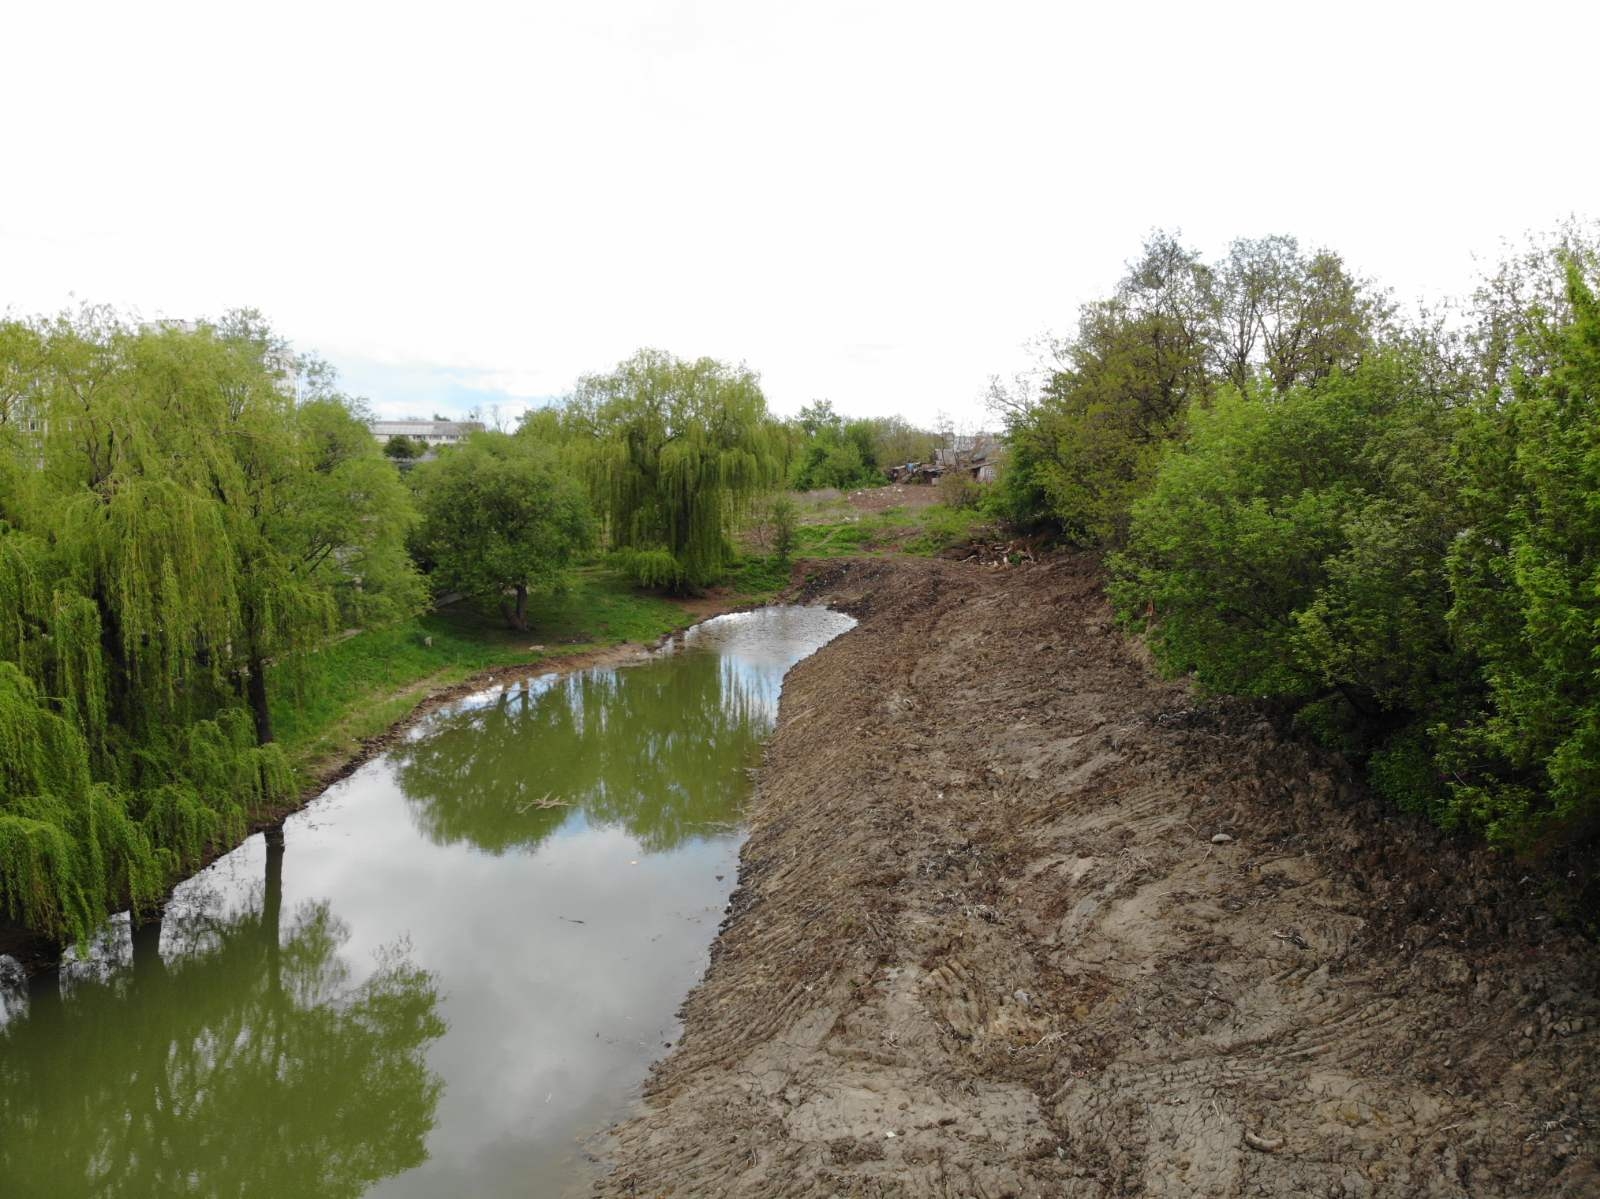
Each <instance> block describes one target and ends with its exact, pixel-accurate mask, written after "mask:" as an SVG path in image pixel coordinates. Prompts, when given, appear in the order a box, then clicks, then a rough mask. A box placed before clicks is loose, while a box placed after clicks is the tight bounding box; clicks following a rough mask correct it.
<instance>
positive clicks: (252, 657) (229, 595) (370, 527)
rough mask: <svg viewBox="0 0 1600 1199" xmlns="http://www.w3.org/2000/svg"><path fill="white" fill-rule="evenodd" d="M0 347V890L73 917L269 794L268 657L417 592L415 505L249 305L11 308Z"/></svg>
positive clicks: (44, 927)
mask: <svg viewBox="0 0 1600 1199" xmlns="http://www.w3.org/2000/svg"><path fill="white" fill-rule="evenodd" d="M0 355H3V358H0V390H3V391H4V394H5V400H4V403H3V412H0V415H3V418H4V419H0V728H3V729H5V730H7V731H6V733H5V734H4V735H5V737H6V742H5V744H4V746H3V747H0V761H3V765H0V769H4V770H5V771H6V772H7V773H8V775H9V780H8V781H9V784H10V785H8V786H7V788H6V790H5V794H4V795H3V796H0V911H3V912H4V913H5V915H6V917H7V918H9V919H12V920H16V921H19V922H22V923H24V924H26V925H28V926H29V927H31V928H34V929H37V930H39V931H43V932H48V933H53V934H63V933H72V934H76V935H80V936H81V935H82V934H83V933H84V932H85V931H86V929H87V928H88V927H89V926H90V925H91V924H92V922H93V921H94V920H97V919H98V917H99V916H100V914H101V913H102V912H103V911H104V910H105V909H106V908H107V907H108V906H111V905H114V904H116V903H119V902H127V901H131V902H133V903H134V904H135V905H138V904H141V903H143V902H145V901H147V900H149V899H151V898H152V897H154V896H155V895H156V894H158V893H159V891H160V890H161V888H162V887H164V886H165V883H166V882H167V881H168V879H169V878H170V877H171V876H172V875H173V874H174V873H175V872H177V871H178V870H181V869H183V868H185V867H187V866H190V865H192V864H194V863H195V862H197V861H198V860H199V859H200V857H201V856H202V855H203V853H204V850H205V848H206V846H207V845H209V844H211V843H213V842H215V841H225V840H230V839H232V838H235V837H236V836H237V835H238V833H239V831H240V830H241V829H242V828H243V825H244V821H245V819H246V817H247V815H248V813H249V811H250V810H252V808H254V807H256V806H258V805H260V804H262V803H265V802H268V801H269V800H271V799H273V798H275V797H279V796H282V795H284V794H286V793H287V791H288V790H289V788H290V786H291V781H290V779H289V776H288V771H287V768H286V766H285V764H284V761H283V759H282V757H281V756H280V755H278V754H277V753H276V752H275V751H273V750H272V749H270V748H267V746H268V743H269V742H270V741H271V738H272V729H271V722H270V718H269V716H268V707H267V667H268V664H269V663H270V662H274V661H276V662H279V663H281V664H282V666H283V668H284V669H285V670H292V665H293V660H294V658H295V656H296V655H297V654H298V653H300V652H301V651H304V650H306V649H308V648H310V647H313V646H315V645H316V644H317V643H319V642H320V641H321V640H322V639H323V638H324V637H326V636H327V635H328V634H329V633H330V632H331V631H333V630H334V629H335V628H336V627H338V626H339V625H340V624H341V623H342V622H350V623H355V622H370V621H374V620H381V619H385V618H387V617H390V616H396V615H402V614H408V613H410V612H411V611H413V610H414V609H415V607H416V606H417V604H418V603H419V602H420V599H421V591H420V587H419V583H418V579H417V575H416V572H415V571H414V569H413V568H412V566H411V564H410V561H409V559H408V557H407V554H406V549H405V535H406V531H407V529H408V528H409V526H410V524H411V522H412V521H413V519H414V513H413V510H412V507H411V504H410V501H409V498H408V496H407V493H406V491H405V489H404V487H403V485H402V484H401V482H400V480H399V478H398V476H397V475H396V472H395V471H394V469H393V467H392V465H390V464H389V463H388V462H387V461H385V459H384V458H383V457H382V456H381V454H380V453H379V450H378V447H377V446H376V444H375V443H374V441H373V439H372V437H371V436H370V434H369V433H368V432H367V430H366V427H365V425H364V423H363V421H362V420H361V419H360V413H358V412H357V410H356V409H355V408H354V406H353V405H352V404H351V402H350V401H348V400H346V399H344V398H343V397H341V396H338V395H337V394H335V393H333V392H331V391H330V390H328V389H327V388H326V386H325V383H324V380H323V378H322V375H321V373H320V372H318V371H315V370H311V369H306V368H305V364H302V363H300V362H299V361H298V360H296V359H295V358H294V357H293V355H292V354H290V353H289V351H288V347H287V346H286V345H284V343H283V342H282V341H281V340H280V339H278V338H276V337H275V336H274V335H273V334H272V332H271V330H270V329H269V328H268V327H267V326H266V325H265V323H264V322H263V321H262V320H261V319H260V318H259V316H257V315H256V314H254V313H251V312H241V313H235V314H232V315H230V316H229V317H227V318H225V319H224V320H222V321H220V322H217V323H215V324H205V323H202V324H199V325H196V326H192V327H190V326H176V325H152V326H145V327H138V328H136V327H132V326H129V325H127V324H126V323H124V322H122V321H121V320H120V319H118V318H117V317H116V316H115V314H113V313H111V312H109V311H107V310H102V309H85V310H82V311H80V312H78V313H75V314H70V315H66V316H61V317H57V318H54V319H50V320H41V321H34V322H20V321H12V322H6V323H4V324H0ZM30 743H32V744H30Z"/></svg>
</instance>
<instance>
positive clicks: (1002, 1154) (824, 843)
mask: <svg viewBox="0 0 1600 1199" xmlns="http://www.w3.org/2000/svg"><path fill="white" fill-rule="evenodd" d="M812 569H813V571H814V574H813V577H812V578H811V579H810V581H809V582H808V584H807V585H806V588H805V594H804V598H805V599H807V600H809V601H814V602H815V601H826V602H829V603H832V604H834V605H836V606H838V607H840V608H842V609H844V610H845V611H848V612H850V613H851V614H852V615H855V616H857V617H858V618H859V619H860V621H861V623H860V625H859V626H858V628H857V629H855V630H854V631H853V632H851V633H850V634H848V635H847V636H846V637H844V638H841V639H840V640H839V641H837V642H835V643H834V644H833V645H831V646H830V647H828V648H827V649H825V650H823V651H822V652H820V653H819V654H817V655H816V656H814V657H812V658H811V659H808V660H807V661H805V662H803V663H801V664H800V665H799V666H798V667H796V668H795V669H794V671H792V672H791V674H790V675H789V677H788V680H787V682H786V684H785V687H784V693H783V701H782V711H781V717H780V722H779V727H778V730H777V732H776V733H775V734H774V736H773V738H772V740H771V741H770V742H769V744H768V748H767V752H766V756H765V762H764V766H763V768H762V771H761V774H760V779H759V784H758V790H757V794H756V797H755V799H754V801H753V802H752V805H751V809H750V821H751V829H752V834H751V837H750V840H749V841H748V843H747V844H746V846H745V848H744V851H743V854H742V857H741V867H740V880H739V889H738V890H737V892H736V893H735V895H734V897H733V901H732V906H731V912H730V916H729V919H728V921H727V923H726V924H725V926H724V929H723V931H722V933H721V935H720V937H719V939H718V941H717V943H716V944H715V946H714V947H713V954H712V964H711V968H710V970H709V972H708V974H707V976H706V978H705V980H704V981H703V982H702V984H701V985H700V986H698V987H697V988H696V989H695V990H694V991H693V992H692V993H691V995H690V997H689V999H688V1001H687V1003H686V1005H685V1008H684V1013H683V1015H684V1024H685V1027H684V1034H683V1037H682V1039H681V1041H680V1042H679V1045H678V1046H677V1048H675V1049H674V1050H673V1051H672V1052H671V1053H670V1054H669V1055H668V1056H667V1057H666V1058H665V1059H664V1060H663V1061H662V1062H660V1063H659V1064H658V1066H657V1067H656V1068H655V1070H654V1072H653V1074H652V1077H651V1080H650V1083H649V1085H648V1087H647V1091H646V1096H645V1103H644V1106H643V1108H642V1110H641V1112H640V1113H639V1115H638V1116H637V1117H636V1118H634V1119H632V1120H631V1121H629V1122H627V1123H625V1124H624V1125H622V1126H620V1127H619V1128H618V1129H617V1130H616V1133H615V1136H614V1138H613V1141H612V1146H611V1148H612V1151H613V1160H614V1163H615V1168H614V1170H613V1171H612V1173H610V1174H609V1175H608V1176H607V1177H606V1178H605V1179H603V1180H602V1181H601V1183H600V1185H599V1193H601V1194H604V1195H650V1196H661V1195H679V1196H708V1195H748V1196H756V1195H761V1196H768V1195H785V1196H791V1195H792V1196H801V1195H805V1196H812V1195H814V1196H825V1195H826V1196H833V1195H863V1196H864V1195H872V1196H890V1195H893V1196H935V1195H937V1196H1008V1195H1009V1196H1033V1195H1051V1196H1055V1195H1072V1196H1108V1195H1171V1196H1179V1195H1183V1196H1188V1195H1242V1194H1264V1195H1300V1194H1317V1195H1335V1196H1358V1195H1429V1196H1435V1195H1436V1196H1458V1195H1459V1196H1465V1195H1472V1196H1484V1195H1507V1196H1510V1195H1563V1196H1574V1197H1575V1196H1579V1195H1592V1194H1596V1193H1600V1168H1597V1164H1596V1151H1597V1133H1596V1126H1597V1123H1600V1090H1597V1081H1596V1080H1597V1079H1600V1001H1597V998H1596V995H1597V991H1600V952H1597V950H1596V948H1595V947H1594V946H1593V945H1592V944H1589V943H1587V942H1584V941H1582V940H1581V939H1579V938H1577V937H1576V936H1574V935H1572V934H1570V933H1567V932H1565V931H1562V930H1561V929H1559V928H1557V927H1556V925H1555V922H1554V921H1553V920H1551V919H1550V917H1549V915H1548V913H1547V911H1546V910H1545V909H1544V908H1543V907H1542V906H1541V904H1540V903H1539V902H1538V901H1537V896H1536V895H1534V894H1533V891H1534V889H1535V887H1536V886H1537V884H1536V883H1534V882H1533V881H1531V880H1526V879H1524V878H1522V877H1520V876H1519V872H1518V871H1516V870H1515V869H1513V868H1510V867H1509V866H1508V864H1507V863H1506V862H1504V861H1503V860H1501V859H1499V858H1496V857H1495V856H1493V855H1490V854H1487V853H1484V852H1481V851H1474V850H1471V849H1468V848H1465V847H1463V846H1462V845H1461V844H1460V843H1458V842H1455V841H1451V840H1449V839H1447V838H1444V837H1443V836H1441V835H1440V834H1438V833H1436V832H1435V831H1433V830H1430V829H1428V828H1427V827H1425V826H1423V825H1421V824H1420V823H1416V822H1411V821H1407V820H1390V821H1387V822H1385V823H1382V824H1380V823H1379V821H1380V817H1379V814H1378V813H1377V811H1376V809H1375V808H1374V807H1373V805H1372V803H1371V801H1370V800H1369V799H1368V798H1367V797H1366V796H1365V795H1364V793H1363V792H1362V790H1361V789H1360V788H1359V787H1358V786H1355V785H1353V784H1351V783H1350V781H1349V780H1348V778H1347V777H1346V776H1345V774H1344V772H1342V771H1341V769H1340V768H1339V765H1338V763H1336V762H1331V761H1329V760H1325V759H1322V758H1320V757H1318V756H1317V755H1315V754H1313V753H1311V752H1310V751H1308V750H1306V749H1305V748H1303V747H1301V746H1299V745H1297V744H1294V743H1292V742H1288V741H1285V740H1283V739H1281V738H1280V737H1279V736H1278V735H1277V734H1276V733H1275V732H1274V730H1273V729H1272V728H1271V727H1270V726H1269V725H1267V724H1265V723H1263V722H1261V721H1260V720H1259V719H1258V718H1257V717H1255V716H1253V715H1250V714H1248V713H1244V712H1239V711H1230V710H1227V709H1220V710H1219V709H1207V708H1199V707H1197V706H1196V705H1195V703H1194V701H1193V700H1192V699H1191V697H1190V696H1189V695H1188V694H1187V692H1186V691H1185V690H1184V688H1182V687H1181V686H1179V685H1177V684H1173V683H1167V682H1162V681H1160V680H1159V679H1157V678H1155V677H1154V676H1153V675H1152V674H1151V672H1150V671H1149V669H1148V667H1147V665H1146V664H1145V663H1144V662H1143V661H1142V660H1141V659H1140V657H1139V656H1138V653H1137V651H1136V649H1135V648H1132V647H1130V646H1129V645H1128V643H1127V642H1126V641H1125V640H1124V639H1123V638H1122V637H1121V636H1120V635H1119V633H1118V632H1117V631H1116V629H1115V628H1114V627H1113V626H1112V623H1111V620H1110V614H1109V611H1108V609H1107V607H1106V605H1105V603H1104V601H1103V598H1102V596H1101V593H1100V589H1099V579H1098V574H1097V570H1096V567H1095V565H1094V563H1093V562H1092V561H1090V560H1088V559H1074V558H1063V559H1056V560H1053V561H1048V562H1043V563H1040V564H1038V565H1036V566H1025V567H1020V568H1017V569H1013V570H1003V569H993V568H984V567H977V566H973V565H967V564H959V563H951V562H938V561H916V560H905V559H894V560H890V559H879V560H870V561H859V562H848V563H830V564H825V565H820V566H814V567H813V568H812Z"/></svg>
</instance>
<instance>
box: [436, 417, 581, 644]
mask: <svg viewBox="0 0 1600 1199" xmlns="http://www.w3.org/2000/svg"><path fill="white" fill-rule="evenodd" d="M414 479H415V486H416V488H417V494H418V497H419V500H420V503H421V508H422V525H421V527H420V528H419V529H418V531H417V539H416V541H417V547H418V551H419V553H420V554H421V556H422V557H423V558H424V559H425V560H427V561H428V562H429V563H431V564H432V567H433V576H434V580H435V584H436V586H438V587H439V588H441V589H444V590H454V591H459V592H461V593H462V594H464V595H469V596H474V597H478V598H483V599H490V600H492V601H494V602H495V603H497V604H498V605H499V607H500V610H501V612H502V614H503V615H504V616H505V618H506V622H507V623H508V624H509V625H510V626H511V627H512V628H514V629H526V628H527V619H526V617H527V607H528V596H529V595H530V594H531V593H536V592H539V591H546V590H549V589H551V588H553V587H557V586H559V585H560V584H561V583H562V581H563V580H564V579H565V577H566V574H567V571H568V569H569V568H570V567H571V566H572V564H573V561H574V559H575V558H576V557H577V555H578V553H579V552H580V551H582V550H585V549H587V548H588V547H589V546H590V545H591V544H592V543H593V540H594V521H593V517H592V515H591V514H590V510H589V501H588V497H587V495H586V494H585V493H584V489H583V487H582V485H581V483H579V482H578V480H577V479H576V478H575V477H573V476H572V475H571V474H569V473H567V472H566V471H565V470H564V469H563V468H562V464H561V463H560V461H559V460H558V459H557V456H556V454H555V452H554V451H553V450H551V449H549V448H547V447H546V446H543V445H540V444H539V443H537V442H535V441H534V440H533V439H532V438H529V437H513V436H510V435H508V434H505V433H475V434H473V435H472V436H471V437H470V438H468V439H467V441H466V442H465V443H463V444H461V445H458V446H454V447H452V448H451V449H450V450H449V451H448V452H447V453H445V454H444V455H442V456H441V457H440V458H438V459H436V460H435V461H433V462H428V463H424V464H423V465H421V466H419V467H418V468H417V469H416V472H415V475H414Z"/></svg>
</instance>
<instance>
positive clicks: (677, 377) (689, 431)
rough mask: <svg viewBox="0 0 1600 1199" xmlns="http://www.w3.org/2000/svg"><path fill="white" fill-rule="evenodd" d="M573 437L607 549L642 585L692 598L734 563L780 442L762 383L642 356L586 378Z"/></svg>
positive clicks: (775, 466)
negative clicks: (736, 538) (738, 530)
mask: <svg viewBox="0 0 1600 1199" xmlns="http://www.w3.org/2000/svg"><path fill="white" fill-rule="evenodd" d="M567 422H568V425H567V427H568V428H574V427H576V428H579V429H582V430H583V431H584V432H585V433H586V434H587V436H586V438H585V439H584V441H583V443H582V444H581V446H580V450H579V452H580V454H581V460H582V461H583V463H584V466H585V469H586V470H587V472H588V476H589V479H590V482H591V486H592V491H593V495H594V497H595V507H596V510H597V512H598V513H599V515H600V518H601V521H602V524H603V527H604V531H605V536H606V540H607V543H608V545H609V546H610V547H611V549H612V550H613V551H615V552H616V554H617V557H618V559H619V560H620V561H621V563H622V564H623V565H624V567H625V568H626V569H627V570H628V571H629V572H630V573H631V574H632V575H633V577H634V578H635V579H637V580H638V581H639V582H641V583H645V584H648V585H651V586H664V587H669V588H672V589H674V590H679V591H682V590H693V589H697V588H701V587H704V586H706V585H707V584H709V583H711V582H713V581H714V580H716V579H717V578H718V577H720V576H721V575H722V574H723V573H724V572H725V571H726V569H727V567H728V564H729V562H730V561H731V559H732V557H733V550H732V546H731V545H730V543H729V533H730V531H731V529H732V528H733V526H734V524H735V523H736V522H737V520H738V519H739V518H740V517H741V516H742V515H743V514H744V512H745V511H746V509H747V508H748V506H749V505H750V504H751V503H752V501H754V500H755V498H756V497H757V496H759V495H760V494H761V493H762V492H764V491H766V490H767V489H769V488H770V487H772V486H773V485H774V484H775V483H776V482H777V481H778V479H779V477H780V473H781V471H782V466H783V455H782V435H781V432H780V430H779V429H778V427H777V425H776V423H775V422H774V421H773V420H772V418H771V417H770V416H769V415H768V414H767V402H766V397H765V396H764V395H763V394H762V392H761V385H760V382H759V380H758V379H757V377H756V375H755V374H754V373H753V372H752V371H750V370H748V369H747V368H745V367H743V366H738V367H730V366H727V365H725V364H723V363H721V362H717V361H714V360H713V359H710V358H700V359H697V360H695V361H693V362H689V361H686V360H683V359H680V358H674V357H673V356H672V355H670V354H666V353H663V352H661V351H659V350H641V351H640V352H639V353H637V354H635V355H634V356H633V357H632V358H630V359H628V360H627V361H626V362H623V363H621V364H620V365H619V366H618V367H617V368H616V369H615V370H614V371H612V372H610V373H609V374H605V375H590V376H587V377H585V378H584V379H583V380H581V381H580V382H579V384H578V388H577V390H576V392H575V393H574V395H573V397H572V399H571V401H570V402H569V405H568V412H567Z"/></svg>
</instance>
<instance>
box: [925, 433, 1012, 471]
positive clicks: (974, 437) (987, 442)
mask: <svg viewBox="0 0 1600 1199" xmlns="http://www.w3.org/2000/svg"><path fill="white" fill-rule="evenodd" d="M999 450H1000V439H999V438H998V437H996V436H995V435H994V434H993V433H963V434H960V435H958V436H955V437H951V438H950V439H949V444H948V445H943V446H940V447H939V448H938V449H936V450H934V451H933V464H934V465H935V466H937V467H940V468H942V469H949V468H950V467H961V468H964V469H965V468H971V467H974V466H976V465H977V464H978V463H980V462H987V461H991V460H992V459H994V458H995V457H996V455H997V454H998V452H999Z"/></svg>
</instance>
